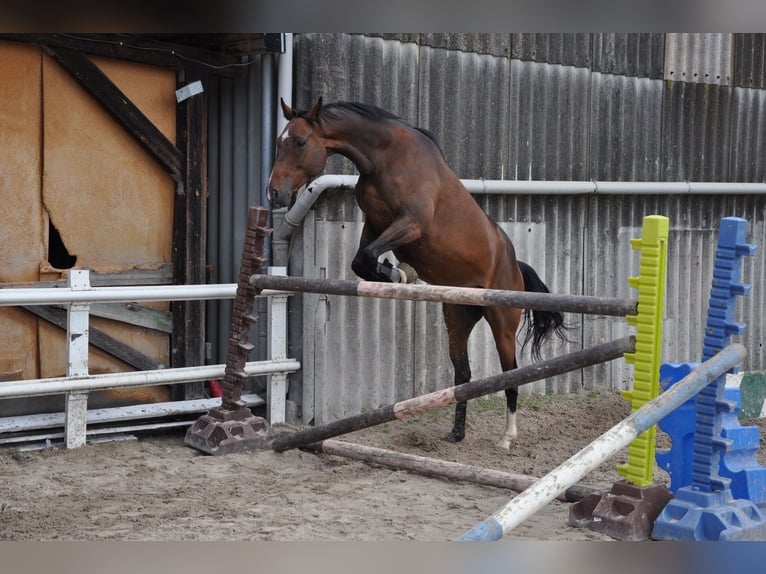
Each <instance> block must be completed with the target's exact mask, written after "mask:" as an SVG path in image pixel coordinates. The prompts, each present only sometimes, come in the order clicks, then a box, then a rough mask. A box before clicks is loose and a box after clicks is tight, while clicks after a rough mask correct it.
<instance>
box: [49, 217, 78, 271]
mask: <svg viewBox="0 0 766 574" xmlns="http://www.w3.org/2000/svg"><path fill="white" fill-rule="evenodd" d="M48 263H50V264H51V265H52V266H53V267H55V268H56V269H71V268H72V267H74V264H75V263H77V255H72V254H71V253H69V251H67V248H66V245H64V241H63V240H62V239H61V234H60V233H59V230H58V229H56V226H55V225H53V222H52V221H51V220H50V218H48Z"/></svg>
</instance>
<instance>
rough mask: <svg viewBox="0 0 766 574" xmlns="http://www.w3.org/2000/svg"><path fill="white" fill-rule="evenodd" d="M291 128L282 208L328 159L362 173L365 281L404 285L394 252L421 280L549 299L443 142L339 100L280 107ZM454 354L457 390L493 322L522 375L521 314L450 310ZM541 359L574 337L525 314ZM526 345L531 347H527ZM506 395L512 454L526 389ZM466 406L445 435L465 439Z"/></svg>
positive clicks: (277, 189) (360, 269)
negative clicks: (479, 328)
mask: <svg viewBox="0 0 766 574" xmlns="http://www.w3.org/2000/svg"><path fill="white" fill-rule="evenodd" d="M280 103H281V106H282V111H283V113H284V117H285V119H286V120H287V121H288V123H287V125H286V127H285V129H284V131H283V132H282V134H281V135H280V136H279V138H278V141H277V151H276V159H275V162H274V166H273V168H272V171H271V176H270V178H269V183H268V192H267V193H268V198H269V201H270V203H271V206H272V207H273V208H279V207H285V206H288V205H291V204H292V203H294V201H295V197H296V194H297V192H298V190H300V189H301V188H302V187H303V186H304V185H306V184H308V183H309V182H310V181H311V180H313V179H314V178H315V177H317V176H318V175H320V174H321V173H322V171H323V170H324V167H325V163H326V161H327V158H328V156H330V155H331V154H340V155H342V156H345V157H346V158H348V159H349V160H351V162H352V163H353V164H354V165H355V166H356V168H357V169H358V171H359V180H358V183H357V185H356V189H355V194H356V201H357V203H358V204H359V207H360V208H361V210H362V211H363V212H364V214H365V222H364V227H363V228H362V234H361V239H360V242H359V250H358V251H357V253H356V255H355V257H354V259H353V261H352V263H351V268H352V270H353V271H354V273H355V274H356V275H357V276H359V277H360V278H361V279H364V280H368V281H387V282H392V281H394V282H397V281H403V280H404V279H406V278H407V274H406V273H399V272H398V270H397V269H393V268H392V266H391V265H390V263H388V261H387V260H386V261H384V262H383V263H381V262H379V257H380V256H381V255H382V254H384V253H386V252H388V251H392V252H393V253H394V255H395V256H396V258H397V259H398V260H399V261H400V262H402V263H401V264H400V268H403V267H405V265H404V264H408V265H409V266H411V268H413V269H414V270H415V271H416V272H417V276H419V277H420V278H421V279H423V280H424V281H426V282H427V283H431V284H434V285H451V286H456V287H480V288H488V289H512V290H517V291H523V290H526V291H535V292H542V293H547V292H548V288H547V287H546V286H545V284H544V283H543V281H542V280H541V279H540V277H539V276H538V275H537V273H536V272H535V270H534V269H533V268H532V267H530V266H529V265H527V264H526V263H523V262H520V261H517V259H516V253H515V249H514V246H513V244H512V243H511V240H510V239H509V238H508V236H507V235H506V234H505V233H504V232H503V230H502V229H500V227H499V226H498V225H497V224H496V223H495V222H494V221H492V220H491V219H490V218H489V216H488V215H487V214H486V213H484V211H483V210H482V209H481V207H480V206H479V204H478V203H477V202H476V201H475V200H474V199H473V197H471V195H470V194H469V193H468V191H467V190H466V189H465V187H464V186H463V184H462V183H461V182H460V180H459V179H458V177H457V175H455V173H454V172H453V171H452V170H451V169H450V167H449V166H448V165H447V163H446V161H445V158H444V154H443V152H442V150H441V148H440V147H439V145H438V143H437V142H436V140H435V138H434V136H433V135H432V134H431V133H430V132H428V131H427V130H424V129H420V128H417V127H413V126H411V125H409V124H408V123H406V122H405V121H404V120H402V119H401V118H399V117H397V116H395V115H393V114H391V113H389V112H387V111H385V110H382V109H380V108H377V107H374V106H370V105H366V104H361V103H349V102H340V103H334V104H328V105H325V106H323V105H322V98H321V97H320V98H319V99H318V101H317V102H316V103H315V104H314V105H313V106H312V107H311V109H309V110H307V111H298V110H294V109H292V108H291V107H290V106H288V105H287V104H286V103H285V102H284V100H281V101H280ZM442 308H443V314H444V321H445V324H446V327H447V333H448V338H449V356H450V359H451V361H452V365H453V367H454V376H455V385H459V384H462V383H465V382H468V381H469V380H470V379H471V370H470V365H469V360H468V338H469V336H470V334H471V331H472V330H473V328H474V326H475V325H476V323H477V322H478V321H479V320H480V319H481V318H484V319H486V321H487V322H488V323H489V326H490V328H491V330H492V335H493V337H494V340H495V346H496V348H497V352H498V354H499V356H500V364H501V367H502V369H503V370H504V371H506V370H509V369H514V368H516V334H517V330H518V328H519V324H520V322H521V317H522V312H521V310H520V309H513V308H501V307H477V306H467V305H455V304H443V306H442ZM524 315H525V317H524V318H525V322H526V326H527V328H526V334H525V339H524V343H523V345H526V344H527V343H528V342H531V351H532V356H533V357H535V358H539V356H540V347H541V345H542V344H543V342H544V341H545V340H546V339H548V338H550V337H551V336H552V335H553V334H556V335H557V336H559V337H561V338H562V339H564V338H565V336H564V330H565V328H566V327H565V325H564V321H563V316H562V315H561V314H560V313H554V312H546V311H533V312H530V311H525V313H524ZM523 345H522V348H523ZM505 394H506V405H507V407H506V424H505V431H504V433H503V436H502V439H501V440H500V442H499V446H500V447H502V448H505V449H509V448H510V444H511V441H513V440H514V439H515V438H516V436H517V426H516V403H517V399H518V390H517V389H510V390H507V391H506V392H505ZM466 412H467V405H466V403H459V404H457V405H456V407H455V420H454V425H453V428H452V431H451V432H450V433H449V435H447V436H446V437H444V438H445V439H446V440H448V441H450V442H459V441H461V440H463V438H464V437H465V422H466Z"/></svg>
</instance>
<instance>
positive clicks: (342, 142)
mask: <svg viewBox="0 0 766 574" xmlns="http://www.w3.org/2000/svg"><path fill="white" fill-rule="evenodd" d="M322 132H323V139H324V145H325V148H326V149H327V150H328V151H329V152H331V153H337V154H340V155H342V156H344V157H346V158H348V159H349V160H351V162H352V163H353V164H354V165H355V166H356V168H357V169H358V170H359V173H360V174H363V175H364V174H369V173H372V172H373V171H374V170H375V164H376V162H375V160H374V156H375V155H376V154H378V153H379V149H380V146H381V143H382V142H383V141H384V139H385V138H386V136H385V127H384V122H370V121H366V120H364V119H362V118H354V119H353V120H346V121H343V122H326V123H325V125H323V126H322Z"/></svg>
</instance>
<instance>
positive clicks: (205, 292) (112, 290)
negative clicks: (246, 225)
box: [0, 283, 287, 307]
mask: <svg viewBox="0 0 766 574" xmlns="http://www.w3.org/2000/svg"><path fill="white" fill-rule="evenodd" d="M236 291H237V284H236V283H214V284H209V285H137V286H132V287H92V288H90V289H86V290H72V289H70V288H69V287H52V288H39V289H35V288H26V287H19V288H15V287H14V288H6V289H0V307H3V306H6V307H7V306H17V305H53V304H59V305H64V304H67V303H95V302H107V301H108V302H111V303H132V302H134V301H195V300H200V299H233V298H234V294H235V293H236ZM286 293H287V292H285V291H263V292H262V293H261V296H271V295H285V294H286Z"/></svg>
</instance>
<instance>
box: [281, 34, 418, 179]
mask: <svg viewBox="0 0 766 574" xmlns="http://www.w3.org/2000/svg"><path fill="white" fill-rule="evenodd" d="M295 38H296V46H295V68H296V71H295V74H296V77H298V78H301V79H302V80H301V81H300V82H296V84H295V102H294V104H293V105H294V106H295V107H298V108H302V109H307V108H308V107H310V106H311V105H312V104H313V103H314V102H315V101H316V100H317V98H318V97H319V96H322V98H323V101H324V102H325V103H330V102H337V101H359V102H364V103H367V104H372V105H376V106H379V107H381V108H383V109H385V110H388V111H390V112H392V113H394V114H396V115H398V116H401V117H402V118H404V119H405V120H407V121H409V122H412V123H417V120H418V112H417V110H418V99H419V94H418V89H417V85H418V67H419V66H418V57H419V48H418V46H417V45H416V44H412V43H400V42H398V41H394V40H386V39H383V38H377V37H370V36H363V35H359V34H300V35H297V36H296V37H295ZM354 172H355V169H354V167H353V165H351V163H350V162H349V161H348V160H346V159H345V158H342V157H340V156H333V157H331V158H330V160H329V161H328V162H327V173H345V174H350V173H354Z"/></svg>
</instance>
